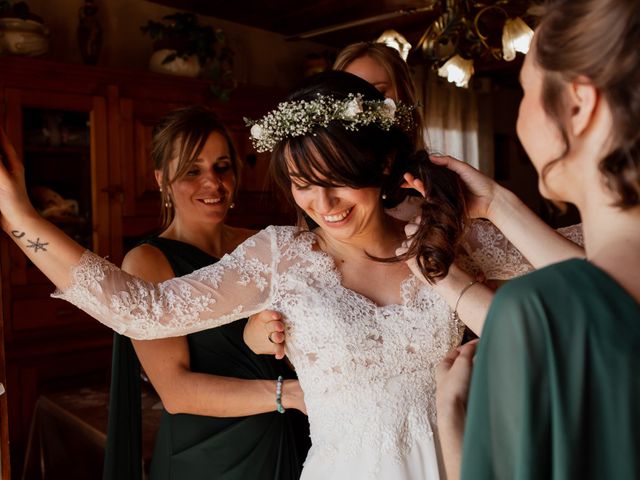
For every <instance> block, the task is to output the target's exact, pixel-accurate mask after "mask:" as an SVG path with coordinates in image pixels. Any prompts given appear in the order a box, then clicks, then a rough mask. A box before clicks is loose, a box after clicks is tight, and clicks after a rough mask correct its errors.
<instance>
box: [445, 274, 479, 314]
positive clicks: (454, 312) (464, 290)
mask: <svg viewBox="0 0 640 480" xmlns="http://www.w3.org/2000/svg"><path fill="white" fill-rule="evenodd" d="M476 283H478V280H472V281H471V282H469V283H468V284H467V285H465V287H464V288H463V289H462V290H461V291H460V294H459V295H458V300H456V306H455V308H454V309H453V312H451V318H452V319H453V320H454V321H456V322H457V321H459V320H460V317H459V316H458V305H460V299H461V298H462V296H463V295H464V294H465V293H466V292H467V290H469V289H470V288H471V287H473V286H474V285H475V284H476Z"/></svg>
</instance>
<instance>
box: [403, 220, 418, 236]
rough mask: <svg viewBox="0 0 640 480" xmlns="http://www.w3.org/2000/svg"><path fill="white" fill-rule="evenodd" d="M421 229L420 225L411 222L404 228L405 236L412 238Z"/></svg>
mask: <svg viewBox="0 0 640 480" xmlns="http://www.w3.org/2000/svg"><path fill="white" fill-rule="evenodd" d="M419 229H420V225H419V224H416V223H413V222H409V223H407V224H406V225H405V226H404V234H405V235H406V236H407V237H411V236H413V235H415V234H416V233H417V232H418V230H419Z"/></svg>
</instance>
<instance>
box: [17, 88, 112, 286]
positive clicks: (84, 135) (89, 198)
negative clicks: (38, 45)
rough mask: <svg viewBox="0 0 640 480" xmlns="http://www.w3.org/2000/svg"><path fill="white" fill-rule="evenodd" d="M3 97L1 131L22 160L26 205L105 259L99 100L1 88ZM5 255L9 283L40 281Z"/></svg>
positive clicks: (103, 123) (20, 260) (103, 134)
mask: <svg viewBox="0 0 640 480" xmlns="http://www.w3.org/2000/svg"><path fill="white" fill-rule="evenodd" d="M5 99H6V118H7V133H8V135H9V138H10V139H11V141H12V142H13V143H14V145H15V147H16V150H17V151H18V154H19V155H20V157H21V158H22V159H23V161H24V165H25V176H26V182H27V189H28V192H29V197H30V199H31V202H32V203H33V205H34V206H35V207H36V209H37V210H38V212H39V213H40V214H41V215H42V216H43V217H45V218H47V219H48V220H49V221H51V222H52V223H54V224H55V225H57V226H58V227H59V228H60V229H62V230H63V231H64V232H65V233H67V234H68V235H69V236H71V237H72V238H74V239H75V240H76V241H77V242H78V243H80V244H81V245H83V246H84V247H86V248H87V249H90V250H93V251H95V252H97V253H99V254H101V255H108V254H109V253H110V252H109V250H110V248H109V224H110V216H109V203H110V197H109V188H108V165H107V161H108V160H107V159H108V152H107V131H106V128H107V120H106V107H105V103H106V102H105V99H104V98H103V97H95V96H88V95H86V96H85V95H70V94H62V93H61V94H55V93H43V92H40V91H31V90H18V89H6V90H5ZM29 241H30V242H34V245H35V244H36V243H38V242H40V243H41V242H43V241H44V240H43V239H37V238H36V239H29ZM10 248H11V247H10ZM13 248H17V247H15V246H13ZM35 248H37V247H35ZM10 256H11V283H12V284H14V285H16V284H31V283H34V282H35V283H44V280H43V278H42V276H41V275H39V272H37V270H36V269H35V268H33V267H32V265H31V264H30V262H29V261H28V260H27V259H26V258H25V257H24V256H23V255H19V254H18V255H15V254H11V255H10Z"/></svg>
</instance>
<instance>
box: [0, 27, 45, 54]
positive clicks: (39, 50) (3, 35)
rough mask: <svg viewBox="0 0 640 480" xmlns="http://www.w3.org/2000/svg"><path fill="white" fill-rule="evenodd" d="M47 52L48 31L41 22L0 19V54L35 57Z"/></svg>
mask: <svg viewBox="0 0 640 480" xmlns="http://www.w3.org/2000/svg"><path fill="white" fill-rule="evenodd" d="M48 51H49V29H48V28H47V27H46V26H45V25H44V24H43V23H41V22H38V21H35V20H31V19H29V20H23V19H21V18H14V17H6V18H0V52H1V53H8V54H11V55H26V56H29V57H37V56H38V55H43V54H45V53H47V52H48Z"/></svg>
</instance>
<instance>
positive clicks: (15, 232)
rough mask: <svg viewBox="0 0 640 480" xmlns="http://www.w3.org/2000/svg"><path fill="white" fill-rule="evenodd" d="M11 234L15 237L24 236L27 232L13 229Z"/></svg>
mask: <svg viewBox="0 0 640 480" xmlns="http://www.w3.org/2000/svg"><path fill="white" fill-rule="evenodd" d="M11 235H13V236H14V237H15V238H22V237H24V235H25V233H24V232H21V231H19V230H11Z"/></svg>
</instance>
